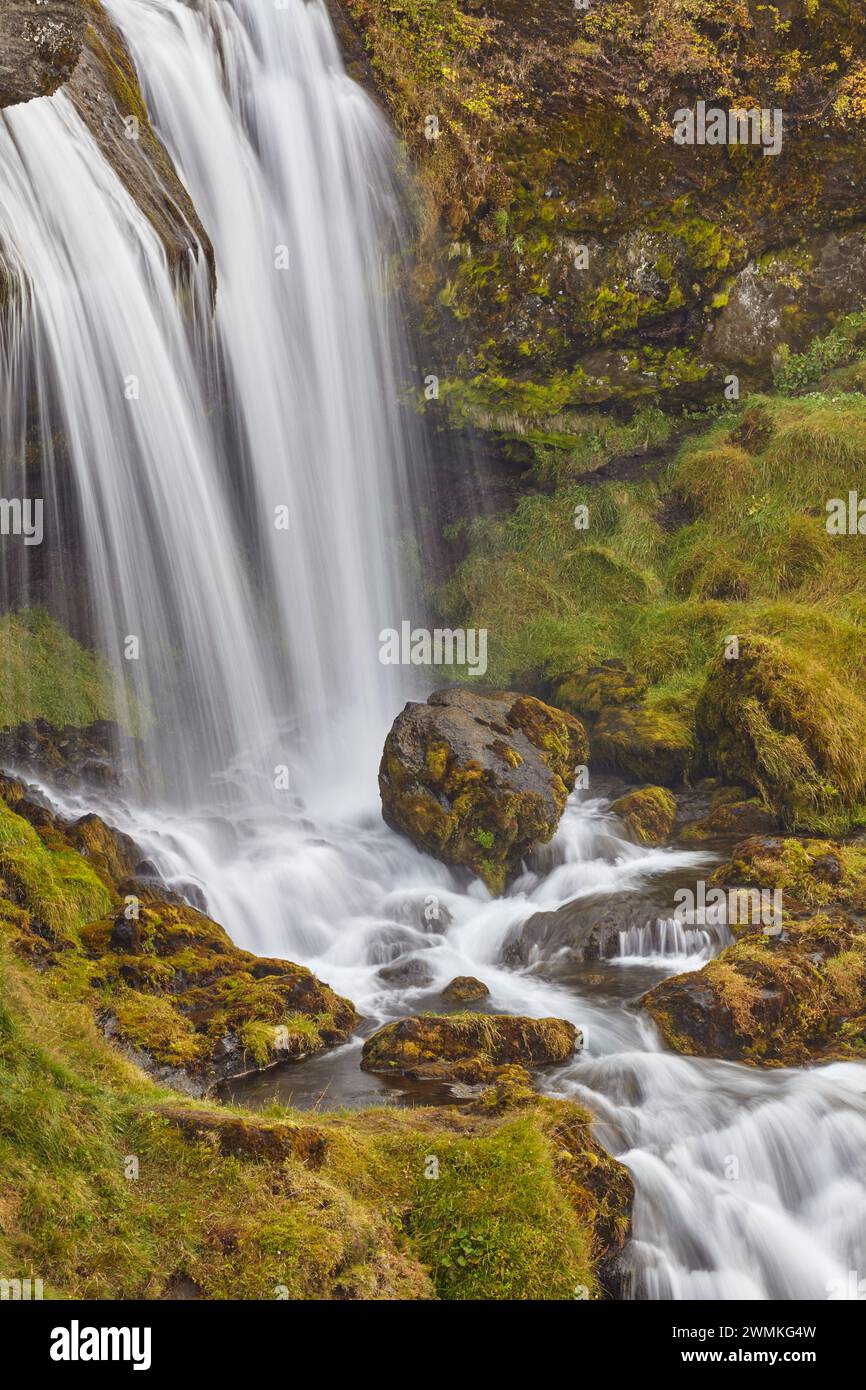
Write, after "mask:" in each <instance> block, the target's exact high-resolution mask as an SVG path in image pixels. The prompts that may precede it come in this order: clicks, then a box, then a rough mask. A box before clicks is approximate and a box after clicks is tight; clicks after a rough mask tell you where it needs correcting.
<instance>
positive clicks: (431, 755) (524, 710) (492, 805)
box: [379, 686, 588, 893]
mask: <svg viewBox="0 0 866 1390" xmlns="http://www.w3.org/2000/svg"><path fill="white" fill-rule="evenodd" d="M587 752H588V749H587V739H586V733H585V731H584V728H583V725H582V724H581V723H580V722H579V721H578V720H577V719H575V718H574V717H573V716H572V715H569V714H566V713H564V712H563V711H562V710H556V709H552V708H551V707H550V706H549V705H545V704H543V703H542V702H541V701H540V700H536V699H534V698H532V697H530V696H524V695H515V694H513V693H508V692H505V693H501V692H498V693H497V692H490V693H485V694H482V693H480V692H475V691H473V690H469V689H467V688H465V687H462V686H454V687H449V688H448V689H445V690H440V691H437V692H436V693H435V694H433V695H431V696H430V698H429V700H428V701H427V703H426V704H425V705H422V704H408V705H407V706H406V708H405V709H404V710H403V712H402V714H400V715H398V716H397V718H396V720H395V721H394V724H393V726H392V728H391V731H390V733H389V734H388V738H387V740H386V742H385V749H384V752H383V755H382V763H381V766H380V769H379V789H380V792H381V796H382V812H383V815H384V817H385V820H386V821H387V822H388V824H389V825H390V826H391V827H392V828H393V829H394V830H397V831H399V832H400V833H401V834H403V835H406V836H408V838H409V839H410V840H412V842H413V843H414V844H415V845H417V847H418V848H419V849H421V850H425V851H426V852H427V853H428V854H432V855H434V856H435V857H436V858H437V859H441V860H443V861H444V862H445V863H450V864H459V865H464V866H465V867H467V868H469V869H471V870H472V872H473V873H475V874H477V875H478V877H479V878H481V879H483V881H484V882H485V883H486V884H487V887H488V888H489V889H490V891H491V892H493V893H501V892H502V890H503V889H504V887H505V885H506V882H507V881H508V879H509V877H510V876H511V875H513V874H514V873H515V872H516V871H517V869H518V868H519V866H520V863H521V860H522V859H523V857H524V856H525V855H526V854H528V853H529V852H530V850H532V849H533V847H534V846H536V845H538V844H543V843H546V842H547V841H548V840H550V839H551V838H552V836H553V834H554V832H555V830H556V827H557V825H558V823H559V819H560V816H561V815H562V812H563V810H564V808H565V803H566V800H567V798H568V794H569V792H570V791H571V790H572V788H573V787H574V783H575V776H576V770H577V768H578V766H579V765H581V764H584V763H585V762H586V758H587Z"/></svg>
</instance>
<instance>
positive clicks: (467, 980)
mask: <svg viewBox="0 0 866 1390" xmlns="http://www.w3.org/2000/svg"><path fill="white" fill-rule="evenodd" d="M489 994H490V990H489V989H488V988H487V986H486V985H485V984H484V983H483V982H482V981H481V980H476V979H475V976H474V975H457V976H455V978H454V979H453V980H451V981H450V983H449V984H447V985H446V986H445V988H444V989H443V991H442V998H443V999H447V1000H449V1001H454V1002H455V1003H467V1002H468V1001H469V1000H471V999H486V998H487V997H488V995H489Z"/></svg>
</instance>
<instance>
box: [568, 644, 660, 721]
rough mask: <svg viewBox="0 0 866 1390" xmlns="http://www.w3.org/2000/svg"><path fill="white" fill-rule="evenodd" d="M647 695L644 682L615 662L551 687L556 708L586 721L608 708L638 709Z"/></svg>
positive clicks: (579, 672)
mask: <svg viewBox="0 0 866 1390" xmlns="http://www.w3.org/2000/svg"><path fill="white" fill-rule="evenodd" d="M646 692H647V682H646V680H645V678H644V677H643V676H636V675H634V674H633V673H632V672H631V671H629V670H628V669H627V668H626V664H625V662H624V661H620V660H618V659H616V658H611V659H609V660H607V661H602V662H601V664H600V665H599V666H589V667H585V668H582V669H579V670H576V671H573V672H571V674H569V675H567V676H564V677H562V678H561V679H559V680H558V681H556V682H555V685H554V699H555V700H556V702H557V704H558V705H560V706H561V707H562V709H565V710H568V711H569V712H570V713H571V714H576V715H578V716H579V717H580V718H581V719H586V720H589V721H592V720H595V719H597V718H598V717H599V715H600V714H601V712H602V710H604V709H607V708H608V707H609V706H616V707H617V708H619V707H620V706H623V705H627V706H634V705H639V704H640V703H641V701H642V700H643V698H644V696H645V695H646Z"/></svg>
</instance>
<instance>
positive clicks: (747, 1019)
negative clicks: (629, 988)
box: [641, 909, 866, 1066]
mask: <svg viewBox="0 0 866 1390" xmlns="http://www.w3.org/2000/svg"><path fill="white" fill-rule="evenodd" d="M641 1004H642V1006H643V1007H644V1008H645V1009H646V1010H647V1011H648V1013H649V1014H650V1015H651V1016H652V1018H653V1019H654V1020H655V1022H656V1023H657V1025H658V1027H659V1029H660V1031H661V1034H662V1036H663V1038H664V1040H665V1042H666V1043H667V1044H668V1045H669V1046H670V1047H672V1048H674V1049H675V1050H676V1051H677V1052H683V1053H687V1054H689V1055H692V1056H697V1057H724V1058H730V1059H732V1060H735V1061H741V1062H749V1063H752V1064H753V1065H758V1066H799V1065H802V1064H804V1063H807V1062H814V1061H828V1060H830V1059H834V1058H836V1059H850V1058H863V1057H866V933H864V931H863V930H862V924H861V923H860V922H859V921H857V920H855V919H852V918H850V917H848V916H847V915H846V914H844V913H842V912H840V911H839V910H838V909H828V910H826V911H820V912H815V913H813V914H812V915H810V916H808V917H806V918H805V919H799V920H798V919H795V918H793V917H786V918H785V920H784V929H783V932H782V934H781V936H779V937H774V936H769V935H767V934H766V933H763V932H749V933H747V934H744V935H742V936H740V937H739V938H738V940H737V941H736V943H735V944H734V945H733V946H730V947H728V949H727V950H725V951H723V952H722V953H721V955H720V956H718V957H717V958H716V959H715V960H712V961H710V962H709V964H708V965H705V966H704V968H703V969H702V970H699V971H695V972H692V973H691V974H688V975H677V976H674V977H673V978H672V979H669V980H665V981H664V982H663V983H662V984H660V985H657V986H656V987H655V989H652V990H650V991H649V993H648V994H645V995H644V996H643V998H642V1000H641Z"/></svg>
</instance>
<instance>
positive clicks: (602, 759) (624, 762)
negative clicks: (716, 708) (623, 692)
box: [590, 705, 693, 787]
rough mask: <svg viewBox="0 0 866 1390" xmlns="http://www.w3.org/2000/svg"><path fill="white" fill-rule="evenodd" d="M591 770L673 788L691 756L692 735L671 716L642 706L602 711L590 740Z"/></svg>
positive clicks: (682, 778) (684, 771) (610, 708)
mask: <svg viewBox="0 0 866 1390" xmlns="http://www.w3.org/2000/svg"><path fill="white" fill-rule="evenodd" d="M590 756H591V759H592V765H593V767H596V768H598V769H599V770H601V771H604V772H618V773H621V774H622V775H623V776H624V777H628V778H630V779H632V780H634V781H638V782H656V783H659V784H660V785H661V786H666V787H675V786H677V785H679V783H681V782H682V781H683V780H684V778H685V776H686V774H687V772H688V770H689V767H690V764H691V759H692V756H693V741H692V735H691V731H690V730H689V728H688V727H687V726H686V724H685V723H684V722H683V721H682V720H681V719H679V718H678V717H677V716H676V715H675V714H668V713H666V712H664V711H662V710H659V709H654V708H651V707H649V706H646V705H640V706H636V707H635V708H631V707H628V706H625V707H622V708H616V707H613V706H611V707H608V708H607V709H604V710H602V712H601V714H600V715H599V718H598V720H597V721H596V723H595V725H594V726H593V729H592V733H591V736H590Z"/></svg>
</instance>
